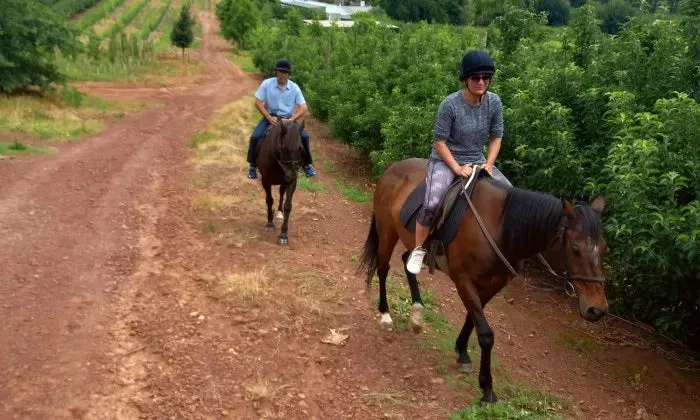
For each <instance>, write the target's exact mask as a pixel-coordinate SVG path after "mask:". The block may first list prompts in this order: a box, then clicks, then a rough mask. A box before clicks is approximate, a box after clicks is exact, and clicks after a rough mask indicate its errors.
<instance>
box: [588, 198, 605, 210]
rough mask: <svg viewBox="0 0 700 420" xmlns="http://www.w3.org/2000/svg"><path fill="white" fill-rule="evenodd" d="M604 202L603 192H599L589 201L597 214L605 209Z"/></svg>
mask: <svg viewBox="0 0 700 420" xmlns="http://www.w3.org/2000/svg"><path fill="white" fill-rule="evenodd" d="M605 204H606V200H605V196H604V195H603V194H600V195H599V196H598V197H596V198H594V199H593V201H591V208H592V209H593V210H595V211H597V212H598V214H603V210H605Z"/></svg>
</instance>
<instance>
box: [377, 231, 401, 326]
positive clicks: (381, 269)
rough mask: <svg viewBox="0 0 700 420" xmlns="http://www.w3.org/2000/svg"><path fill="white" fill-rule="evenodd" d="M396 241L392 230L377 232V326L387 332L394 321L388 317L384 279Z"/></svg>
mask: <svg viewBox="0 0 700 420" xmlns="http://www.w3.org/2000/svg"><path fill="white" fill-rule="evenodd" d="M398 240H399V236H398V235H397V234H396V232H394V231H393V230H391V231H390V232H382V231H381V230H379V250H378V252H377V256H378V265H377V277H379V312H380V313H381V314H382V318H381V319H380V321H379V325H381V327H382V328H383V329H385V330H387V331H391V330H393V328H394V321H393V320H392V319H391V315H389V303H388V302H387V299H386V277H387V275H388V274H389V267H390V265H389V261H390V260H391V254H392V253H393V252H394V247H395V246H396V242H398Z"/></svg>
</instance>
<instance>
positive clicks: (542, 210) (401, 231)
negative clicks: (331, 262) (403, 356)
mask: <svg viewBox="0 0 700 420" xmlns="http://www.w3.org/2000/svg"><path fill="white" fill-rule="evenodd" d="M425 167H426V161H425V160H423V159H408V160H404V161H401V162H397V163H395V164H393V165H392V166H390V167H389V168H388V169H387V170H386V172H385V173H384V175H382V177H381V179H380V180H379V183H378V184H377V188H376V191H375V193H374V215H373V217H372V225H371V227H370V231H369V235H368V236H367V241H366V242H365V246H364V250H363V255H362V265H361V269H362V270H364V271H365V272H366V274H367V281H368V284H369V283H370V282H371V279H372V276H373V275H374V273H375V271H376V272H377V275H378V277H379V311H380V312H381V314H382V319H381V325H382V327H384V328H387V329H388V328H391V326H392V320H391V316H390V315H389V305H388V304H387V299H386V277H387V274H388V273H389V260H390V259H391V254H392V253H393V250H394V246H395V245H396V243H397V242H398V241H399V240H401V242H403V244H404V245H405V246H406V248H408V249H413V248H414V234H413V233H411V232H410V231H408V230H407V229H406V228H405V227H404V226H402V224H401V222H400V219H399V216H400V211H401V206H402V205H403V204H404V202H405V201H406V199H407V197H408V196H409V194H410V193H411V191H413V189H414V188H415V187H416V185H418V184H419V183H420V182H421V181H423V180H424V179H425V176H426V174H425ZM471 199H472V202H473V203H474V206H475V208H476V209H477V212H478V213H479V214H480V215H481V217H482V219H483V221H484V225H485V227H486V230H487V232H489V233H490V235H491V236H492V238H493V239H494V241H495V243H496V244H497V246H498V248H499V249H500V250H501V252H502V253H503V255H504V256H505V258H506V259H507V260H508V262H509V263H510V264H511V265H512V266H514V267H519V266H520V265H521V264H522V260H523V259H525V258H528V257H530V256H533V255H535V254H537V253H539V252H543V251H548V253H549V254H550V255H561V261H565V264H564V274H563V275H564V277H565V278H566V282H567V283H568V284H569V287H571V288H573V289H575V292H576V293H577V294H578V302H579V312H580V315H581V317H583V318H584V319H586V320H588V321H597V320H598V319H600V318H601V317H602V316H603V315H604V314H605V313H606V311H607V309H608V303H607V300H606V297H605V290H604V284H603V282H604V280H605V278H604V277H603V269H602V259H603V255H604V254H605V252H606V243H605V240H604V238H603V236H602V228H601V221H600V215H601V213H602V211H603V208H604V207H605V199H604V198H603V197H598V198H596V199H595V200H593V202H592V203H591V204H590V205H587V204H581V205H577V206H573V205H572V204H571V203H570V202H569V201H567V200H564V199H562V200H560V199H557V198H555V197H553V196H551V195H548V194H542V193H537V192H532V191H527V190H522V189H518V188H513V189H509V190H506V189H504V188H503V187H502V186H501V185H500V184H498V183H496V182H495V181H492V180H491V179H488V178H481V179H480V180H479V181H478V182H477V184H476V186H475V187H474V191H473V193H472V196H471ZM445 254H446V257H447V261H443V262H442V263H441V264H439V268H440V269H441V270H442V271H443V272H445V273H446V274H448V275H449V276H450V278H451V279H452V281H453V282H454V284H455V286H456V288H457V292H458V293H459V296H460V298H461V299H462V303H463V304H464V306H465V308H466V309H467V316H466V319H465V321H464V326H463V327H462V330H461V332H460V334H459V337H458V338H457V342H456V345H455V349H456V352H457V354H458V358H457V363H458V368H459V370H460V371H461V372H465V373H466V372H471V369H472V367H471V359H470V358H469V354H468V353H467V342H468V340H469V336H470V335H471V332H472V330H473V329H474V328H476V333H477V337H478V340H479V346H480V347H481V350H482V352H481V354H482V356H481V368H480V370H479V385H480V387H481V389H482V391H483V393H484V395H483V397H482V399H481V400H482V401H483V402H493V401H496V400H497V398H496V394H495V393H494V391H493V381H492V377H491V348H492V347H493V343H494V334H493V330H492V329H491V327H490V326H489V324H488V322H487V321H486V317H485V316H484V307H485V306H486V304H487V303H488V302H489V301H490V300H491V298H493V296H494V295H495V294H496V293H498V292H499V291H500V290H501V289H502V288H503V287H504V286H505V285H506V284H507V283H508V282H509V281H510V280H511V279H512V278H513V277H514V276H513V274H512V273H511V272H510V271H509V269H508V268H506V264H505V263H504V262H503V261H502V260H501V259H500V258H499V257H498V256H497V254H496V253H495V251H494V249H493V248H492V247H491V246H490V245H489V242H488V241H487V239H486V237H485V235H484V233H483V231H482V229H481V228H480V227H479V224H478V223H477V221H476V219H475V217H474V214H473V212H471V211H468V212H467V213H466V214H465V216H464V218H463V219H462V221H461V222H460V226H459V229H458V231H457V236H456V237H455V238H454V240H453V241H452V242H451V243H450V244H449V246H448V247H447V249H446V250H445ZM408 255H409V252H408V251H406V252H405V253H404V254H403V261H404V270H405V263H406V259H407V258H408ZM406 276H407V279H408V284H409V287H410V289H411V296H412V300H413V313H412V315H411V319H410V321H411V326H412V327H413V330H414V331H415V332H420V330H421V328H422V325H423V303H422V300H421V296H420V289H419V287H418V281H417V279H416V276H414V275H412V274H411V273H409V272H408V271H406Z"/></svg>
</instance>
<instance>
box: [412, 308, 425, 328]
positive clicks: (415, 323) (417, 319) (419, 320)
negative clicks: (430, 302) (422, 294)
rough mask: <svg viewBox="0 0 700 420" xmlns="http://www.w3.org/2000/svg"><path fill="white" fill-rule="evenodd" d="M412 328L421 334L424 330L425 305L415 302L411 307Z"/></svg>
mask: <svg viewBox="0 0 700 420" xmlns="http://www.w3.org/2000/svg"><path fill="white" fill-rule="evenodd" d="M411 329H412V330H413V332H414V333H416V334H420V333H421V331H423V305H421V304H420V303H414V304H413V306H412V307H411Z"/></svg>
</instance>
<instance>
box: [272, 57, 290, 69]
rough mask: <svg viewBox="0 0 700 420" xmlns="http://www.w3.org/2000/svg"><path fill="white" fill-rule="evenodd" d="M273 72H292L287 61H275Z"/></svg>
mask: <svg viewBox="0 0 700 420" xmlns="http://www.w3.org/2000/svg"><path fill="white" fill-rule="evenodd" d="M275 71H286V72H287V73H291V72H292V63H290V62H289V60H287V59H284V58H283V59H281V60H277V62H276V63H275Z"/></svg>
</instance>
